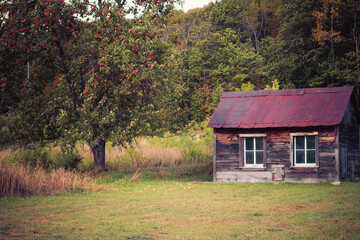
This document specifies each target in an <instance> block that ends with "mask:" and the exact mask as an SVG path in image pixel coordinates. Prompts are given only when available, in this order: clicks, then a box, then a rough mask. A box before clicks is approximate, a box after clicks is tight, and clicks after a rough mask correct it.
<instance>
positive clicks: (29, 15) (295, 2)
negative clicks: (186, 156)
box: [0, 0, 360, 168]
mask: <svg viewBox="0 0 360 240" xmlns="http://www.w3.org/2000/svg"><path fill="white" fill-rule="evenodd" d="M131 2H133V3H132V4H130V3H131ZM177 2H179V1H174V0H168V1H166V0H165V1H163V0H162V1H160V0H136V1H126V0H115V1H110V0H108V1H105V0H104V1H102V0H97V1H88V0H85V1H84V0H82V1H79V0H72V1H63V0H38V1H36V0H27V1H26V0H15V1H8V0H3V1H1V2H0V10H1V12H0V17H1V19H2V23H1V28H0V38H1V41H0V61H1V64H0V81H1V82H0V85H1V91H0V131H1V132H0V134H1V139H0V143H1V144H2V145H4V144H5V145H6V144H19V145H28V144H34V143H36V144H40V145H44V144H46V143H49V142H51V143H52V142H59V143H61V144H62V146H63V147H64V149H71V146H74V144H75V143H76V142H77V141H78V140H79V139H81V140H84V141H85V142H86V143H88V144H89V145H90V146H91V149H92V152H93V154H94V159H95V166H98V167H100V168H101V167H104V164H105V156H104V154H105V153H104V148H105V143H106V142H112V143H113V144H116V145H120V146H121V145H125V144H126V143H128V142H131V141H132V139H134V138H135V137H137V136H144V135H145V136H146V135H154V134H161V133H163V132H165V131H178V130H181V129H183V128H184V127H185V126H186V125H188V124H189V123H201V122H202V121H204V120H206V119H207V118H209V116H211V114H212V113H213V111H214V110H215V108H216V106H217V104H218V102H219V100H220V96H221V94H222V92H224V91H248V90H262V89H286V88H305V87H328V86H344V85H352V86H359V84H360V59H359V45H360V2H359V1H357V0H292V1H286V0H222V1H217V2H215V3H211V4H209V5H207V6H205V7H204V8H201V9H193V10H190V11H189V12H187V13H184V12H183V11H179V10H176V9H175V7H174V5H173V4H174V3H177Z"/></svg>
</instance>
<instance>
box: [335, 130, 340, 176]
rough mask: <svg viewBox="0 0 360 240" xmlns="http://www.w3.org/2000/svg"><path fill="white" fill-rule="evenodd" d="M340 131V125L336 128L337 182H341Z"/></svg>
mask: <svg viewBox="0 0 360 240" xmlns="http://www.w3.org/2000/svg"><path fill="white" fill-rule="evenodd" d="M339 134H340V130H339V125H338V126H336V138H335V170H336V176H335V182H340V151H339V148H340V141H339V139H340V136H339Z"/></svg>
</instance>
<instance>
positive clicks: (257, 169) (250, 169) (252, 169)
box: [237, 167, 266, 172]
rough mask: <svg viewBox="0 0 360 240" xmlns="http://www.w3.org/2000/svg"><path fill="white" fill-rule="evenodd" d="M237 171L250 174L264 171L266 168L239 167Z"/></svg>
mask: <svg viewBox="0 0 360 240" xmlns="http://www.w3.org/2000/svg"><path fill="white" fill-rule="evenodd" d="M237 169H240V170H243V171H248V172H254V171H264V170H265V169H266V167H239V168H237Z"/></svg>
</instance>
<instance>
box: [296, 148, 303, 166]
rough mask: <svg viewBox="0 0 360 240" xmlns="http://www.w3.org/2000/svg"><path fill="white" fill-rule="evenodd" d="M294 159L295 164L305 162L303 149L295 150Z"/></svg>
mask: <svg viewBox="0 0 360 240" xmlns="http://www.w3.org/2000/svg"><path fill="white" fill-rule="evenodd" d="M295 155H296V156H295V158H296V159H295V160H296V162H295V163H296V164H304V163H305V151H301V150H300V151H296V153H295Z"/></svg>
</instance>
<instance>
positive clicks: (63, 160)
mask: <svg viewBox="0 0 360 240" xmlns="http://www.w3.org/2000/svg"><path fill="white" fill-rule="evenodd" d="M81 160H82V157H81V156H80V155H78V154H76V153H57V154H56V155H55V157H54V160H53V167H54V168H55V169H57V168H64V169H65V170H71V169H76V168H77V166H78V165H79V163H80V162H81Z"/></svg>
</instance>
